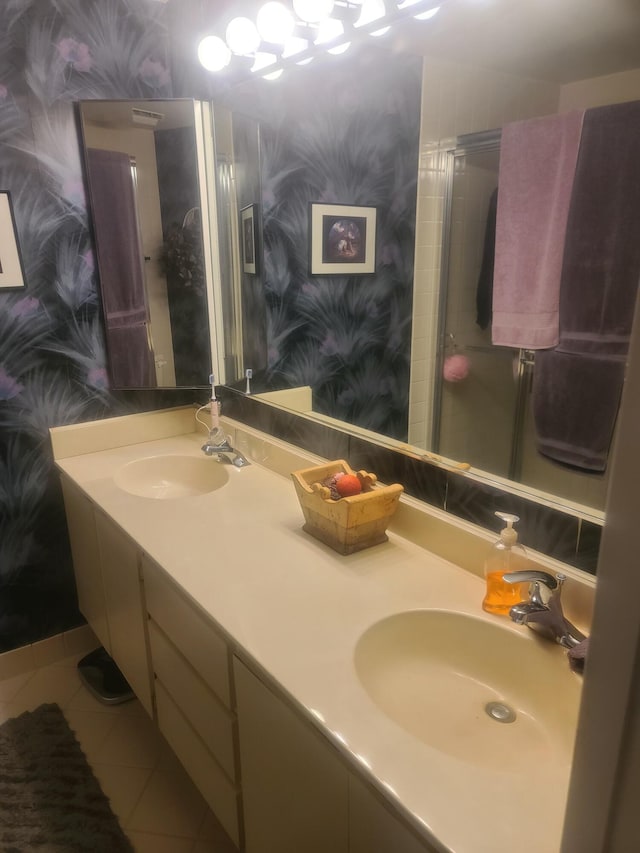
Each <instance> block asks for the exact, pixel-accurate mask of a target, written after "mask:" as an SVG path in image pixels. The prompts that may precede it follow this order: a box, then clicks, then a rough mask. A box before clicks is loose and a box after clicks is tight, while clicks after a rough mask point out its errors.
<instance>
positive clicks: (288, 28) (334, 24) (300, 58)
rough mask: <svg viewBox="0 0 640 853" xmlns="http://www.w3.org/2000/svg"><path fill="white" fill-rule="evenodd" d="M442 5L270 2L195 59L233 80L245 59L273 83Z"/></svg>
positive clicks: (429, 0)
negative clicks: (316, 59) (318, 58)
mask: <svg viewBox="0 0 640 853" xmlns="http://www.w3.org/2000/svg"><path fill="white" fill-rule="evenodd" d="M442 2H443V0H269V2H266V3H263V4H262V5H261V6H260V8H259V9H258V11H257V14H256V17H255V22H254V21H253V20H252V19H251V18H249V17H247V16H246V15H243V16H238V17H235V18H232V19H231V20H229V21H228V22H227V25H226V30H225V39H222V38H220V36H218V35H213V34H212V35H208V36H205V38H203V39H202V41H201V42H200V45H199V47H198V58H199V59H200V62H201V63H202V65H204V67H205V68H207V69H208V70H209V71H214V72H222V73H229V74H231V75H233V74H234V73H235V74H236V76H237V75H238V74H243V73H245V72H246V69H247V65H246V58H247V57H249V59H252V60H253V64H252V65H251V66H250V70H251V73H253V74H257V75H258V76H259V77H262V78H264V79H268V80H274V79H277V78H278V77H280V75H281V73H282V71H284V69H285V68H287V67H293V66H294V65H306V64H308V63H309V62H311V61H312V59H313V58H314V57H315V56H318V55H320V54H324V53H332V54H340V53H344V52H345V51H346V50H348V48H349V46H350V45H351V44H352V43H354V42H362V41H364V40H365V39H366V38H367V37H368V36H375V37H380V36H383V35H385V34H386V33H388V32H389V31H390V30H391V29H392V27H393V25H394V24H396V23H398V22H400V21H402V20H406V19H408V18H414V19H415V20H418V21H426V20H429V19H430V18H432V17H433V16H434V15H435V14H436V13H437V12H438V10H439V9H440V6H441V5H442ZM234 57H238V59H237V60H236V59H235V58H234ZM240 58H244V60H245V61H243V60H242V59H240ZM236 82H237V81H236Z"/></svg>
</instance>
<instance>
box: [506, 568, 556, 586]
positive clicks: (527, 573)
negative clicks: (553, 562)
mask: <svg viewBox="0 0 640 853" xmlns="http://www.w3.org/2000/svg"><path fill="white" fill-rule="evenodd" d="M502 579H503V580H505V581H506V582H507V583H533V584H538V583H542V584H544V585H545V586H546V587H547V588H548V589H555V588H556V587H557V586H558V585H560V586H562V584H563V583H564V581H565V580H566V578H565V576H564V575H560V574H558V575H556V576H555V578H554V577H553V575H550V574H549V572H540V571H537V570H534V569H525V570H524V571H521V572H505V574H504V575H503V576H502Z"/></svg>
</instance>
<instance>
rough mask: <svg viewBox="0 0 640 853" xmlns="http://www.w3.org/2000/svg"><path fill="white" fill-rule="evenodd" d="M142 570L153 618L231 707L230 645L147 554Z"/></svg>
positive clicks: (148, 606)
mask: <svg viewBox="0 0 640 853" xmlns="http://www.w3.org/2000/svg"><path fill="white" fill-rule="evenodd" d="M142 570H143V575H144V589H145V597H146V601H147V610H148V611H149V614H150V616H151V617H152V619H153V620H154V621H155V622H156V624H157V625H159V627H160V628H161V629H162V631H163V632H164V633H165V634H166V635H167V637H168V638H169V639H170V640H171V642H172V643H173V644H174V646H176V648H177V649H179V651H180V652H182V654H183V655H184V656H185V657H186V659H187V660H188V661H189V663H190V664H191V666H193V668H194V669H195V670H196V672H197V673H198V675H199V676H200V677H201V678H202V680H203V681H204V682H205V683H206V684H207V685H208V686H209V687H210V688H211V689H212V690H213V692H214V693H215V694H216V696H217V697H218V698H219V699H220V700H221V701H222V703H223V704H224V705H226V707H227V708H231V707H232V706H231V688H230V683H229V660H228V654H227V644H226V643H225V641H224V640H223V639H222V637H221V636H220V635H219V634H218V632H217V631H216V630H215V629H214V628H212V627H211V625H210V624H209V623H208V622H207V620H206V618H205V617H204V616H203V615H201V614H200V613H199V612H198V610H197V609H196V607H195V605H193V604H191V603H190V602H189V601H187V600H186V598H184V597H183V595H182V594H181V593H180V592H179V591H178V590H177V589H176V587H175V586H174V584H173V583H171V581H170V580H168V579H166V578H165V577H164V576H163V573H162V572H161V570H160V569H159V568H158V567H157V566H155V565H154V564H153V563H152V562H151V560H149V558H148V557H147V556H146V555H143V559H142Z"/></svg>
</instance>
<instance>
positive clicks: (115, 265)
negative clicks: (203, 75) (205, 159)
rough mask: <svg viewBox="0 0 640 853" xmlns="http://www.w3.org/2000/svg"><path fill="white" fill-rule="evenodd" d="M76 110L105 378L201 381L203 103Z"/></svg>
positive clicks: (207, 360) (115, 382) (140, 383)
mask: <svg viewBox="0 0 640 853" xmlns="http://www.w3.org/2000/svg"><path fill="white" fill-rule="evenodd" d="M79 111H80V120H81V125H82V136H83V141H84V154H85V166H86V176H87V184H88V190H89V201H90V206H91V212H92V223H93V229H94V238H95V246H96V254H97V264H98V273H99V280H100V292H101V296H102V307H103V316H104V328H105V335H106V346H107V361H108V368H109V377H110V384H111V386H112V387H113V388H118V389H120V388H176V387H206V386H207V384H208V381H209V376H210V374H211V371H212V368H211V364H212V359H211V343H210V339H211V335H210V323H209V314H208V312H209V295H208V292H207V280H206V274H205V269H206V266H205V253H204V250H205V243H204V239H203V229H202V218H203V217H202V209H203V201H202V199H203V192H204V188H203V187H202V182H201V178H200V174H199V173H200V168H199V161H200V160H201V157H202V154H201V151H200V147H199V136H200V135H201V134H200V126H201V116H200V113H199V105H198V104H197V103H196V102H194V101H192V100H187V99H184V100H170V101H168V100H152V101H101V100H92V101H82V102H80V104H79Z"/></svg>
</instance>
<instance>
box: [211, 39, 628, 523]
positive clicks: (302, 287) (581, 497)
mask: <svg viewBox="0 0 640 853" xmlns="http://www.w3.org/2000/svg"><path fill="white" fill-rule="evenodd" d="M530 59H531V57H530V55H529V56H528V60H527V61H528V67H527V70H526V73H524V72H522V71H519V70H518V69H513V68H512V69H510V70H509V72H508V73H507V72H504V71H499V70H493V69H491V68H490V67H486V66H485V67H478V66H476V67H474V66H471V65H465V64H463V63H459V64H458V63H457V62H452V61H448V60H440V59H434V58H432V57H427V58H425V60H424V68H422V59H421V58H418V57H415V56H410V55H409V54H404V53H403V54H399V53H391V52H385V51H379V52H378V51H375V50H366V51H365V50H360V51H359V52H357V53H354V54H353V55H351V56H350V57H348V58H347V57H345V58H344V59H342V60H341V61H339V62H337V63H333V64H330V63H325V64H323V65H322V68H321V69H320V68H318V69H317V70H316V71H315V72H314V71H313V69H309V70H305V71H304V72H301V74H300V75H299V76H296V75H291V76H290V78H289V79H284V78H283V79H282V80H280V81H278V83H277V85H274V84H270V83H265V82H264V81H256V82H254V83H248V84H243V85H241V86H239V87H237V88H236V89H235V90H234V91H233V93H232V95H231V96H229V97H227V99H226V106H227V107H228V108H229V109H230V110H231V113H232V117H233V119H235V117H236V116H246V115H250V116H251V117H252V119H254V120H255V121H257V122H258V123H259V128H260V133H259V143H260V151H259V158H257V162H255V163H254V165H253V168H254V170H255V172H256V173H257V174H259V175H260V177H261V187H260V199H259V202H260V204H261V207H262V216H263V230H262V237H263V246H264V263H263V265H262V269H263V273H262V279H261V287H260V288H259V290H258V292H257V295H256V298H257V299H258V300H259V301H261V303H262V305H261V306H260V305H258V303H257V302H256V301H255V300H254V301H252V302H249V301H248V300H245V298H244V294H243V301H242V310H243V312H244V311H245V310H246V311H247V312H248V313H253V314H254V315H259V314H260V308H262V311H263V313H262V317H264V319H263V320H262V323H261V328H262V329H264V328H265V327H266V340H265V342H264V347H263V348H262V349H261V351H260V352H256V351H255V350H254V352H252V354H251V357H250V361H251V363H249V361H248V360H247V359H242V358H240V359H239V360H238V364H239V370H238V373H237V377H236V378H237V379H238V380H239V381H238V382H236V383H234V387H236V388H238V389H240V390H243V389H244V380H243V379H242V375H243V374H242V367H245V368H246V367H251V368H253V372H254V377H256V376H257V381H256V380H255V379H254V383H253V390H254V393H261V392H266V393H267V394H269V393H270V392H272V391H277V396H273V397H271V398H268V399H271V400H272V401H274V402H278V403H279V404H282V405H285V406H289V405H292V406H294V407H296V406H297V405H298V404H294V403H292V402H291V401H292V400H293V398H292V397H287V396H286V395H285V396H283V394H282V389H284V388H297V389H302V390H303V391H304V393H303V394H301V395H299V397H298V399H299V398H300V397H302V398H303V399H304V400H305V401H306V402H304V403H302V404H301V406H300V408H301V409H303V410H305V411H306V412H307V413H311V414H312V415H313V416H314V417H317V418H320V419H325V420H329V421H334V420H336V421H339V422H344V423H345V424H347V425H350V426H355V427H357V428H364V429H368V430H372V431H373V432H375V433H377V434H379V435H380V436H381V441H383V442H384V441H385V440H386V439H387V438H388V437H391V438H393V439H396V440H399V441H401V442H406V441H408V442H409V443H410V445H411V446H413V447H415V448H418V449H421V450H425V451H435V452H437V453H440V454H442V455H444V456H447V457H451V458H453V459H456V460H459V461H465V462H469V463H470V464H471V465H472V466H473V468H474V469H478V472H479V475H480V476H481V477H482V476H484V475H485V474H486V477H487V479H489V480H490V481H495V480H496V478H497V479H499V480H508V481H516V482H520V483H523V484H524V485H525V486H526V487H531V488H532V489H534V490H538V491H539V492H542V493H546V495H547V496H548V497H549V498H550V499H552V500H557V498H558V497H559V498H561V499H563V500H568V501H574V502H576V503H577V504H580V505H582V507H583V509H585V511H586V512H589V511H590V510H595V512H594V513H593V516H595V517H597V516H598V512H597V511H598V510H602V508H603V506H604V495H605V491H606V474H602V473H599V474H598V473H595V474H594V473H585V472H583V471H574V470H571V469H569V468H568V467H566V466H561V465H558V464H556V463H554V462H552V461H549V460H548V459H545V458H543V457H540V455H539V454H538V453H537V452H536V449H535V437H534V436H533V431H532V424H533V421H532V415H531V399H530V393H531V377H532V372H533V371H532V369H531V366H530V365H527V360H530V359H529V356H528V355H527V353H526V350H525V351H524V352H522V353H521V352H520V351H518V350H515V351H512V350H506V349H505V348H500V347H495V346H493V345H492V343H491V336H490V333H487V332H486V331H485V332H483V330H482V329H481V328H480V327H479V326H478V325H477V317H476V310H477V309H476V288H477V283H478V276H479V274H480V268H481V264H482V256H483V242H484V239H485V234H486V225H487V213H488V207H489V200H490V196H491V194H492V192H493V190H495V188H496V185H497V173H498V169H499V150H498V148H497V145H496V144H495V143H494V150H493V151H490V150H489V149H487V148H486V147H485V148H481V149H479V150H478V151H476V152H474V153H473V154H471V153H470V152H469V151H466V152H465V154H464V157H463V156H461V150H462V149H463V148H464V147H465V146H464V145H463V144H462V143H464V141H465V138H466V137H467V136H468V135H469V134H479V133H484V132H487V131H489V130H491V129H496V130H497V129H499V128H500V127H503V126H504V125H508V124H510V123H512V122H515V121H520V120H523V119H528V118H533V117H539V116H550V115H554V114H563V113H567V112H569V111H571V110H584V109H589V108H591V107H597V106H600V105H601V104H613V103H616V102H618V101H625V100H632V99H634V98H638V97H640V83H639V78H638V74H637V72H633V71H628V72H621V73H619V74H613V75H608V76H605V77H604V78H601V77H600V76H599V74H600V73H603V74H605V75H606V70H607V69H606V66H603V65H602V61H600V64H599V66H598V68H597V71H596V73H594V74H593V76H592V77H590V76H589V70H588V62H587V61H586V60H585V61H583V62H582V63H581V64H577V63H574V67H575V69H577V70H576V72H575V73H579V74H580V75H582V76H581V77H580V79H576V78H571V77H569V78H568V79H567V77H566V76H565V77H564V78H563V77H562V74H561V73H557V74H556V75H555V79H548V75H547V69H546V68H543V67H542V66H540V67H539V68H538V71H539V76H537V75H536V69H535V68H533V67H532V65H531V61H530ZM583 59H584V58H583ZM600 59H601V60H602V57H600ZM627 59H628V58H627ZM609 68H610V69H612V67H611V65H610V66H609ZM555 70H556V71H557V69H555ZM612 70H617V69H612ZM564 73H565V75H566V73H567V72H566V69H565V70H564ZM314 74H315V76H314ZM585 78H586V79H585ZM320 81H321V82H320ZM311 91H313V98H311V97H309V93H310V92H311ZM467 141H468V140H467ZM465 158H466V159H465ZM474 182H475V184H474ZM472 184H473V185H474V186H473V188H471V185H472ZM463 185H465V187H466V189H465V191H464V192H463V191H462V186H463ZM255 201H256V199H255V198H252V199H245V200H244V201H243V203H244V204H247V203H250V202H255ZM313 202H325V203H342V204H353V205H356V204H357V205H364V206H367V205H372V206H375V207H376V208H377V210H378V217H379V229H378V245H377V257H378V264H377V268H376V273H375V274H374V275H372V276H371V277H364V278H356V277H349V276H311V275H310V273H309V263H308V252H309V245H308V206H309V204H310V203H313ZM414 262H415V263H414ZM456 277H457V282H456V281H455V279H456ZM246 337H247V335H246V332H245V338H246ZM455 354H460V355H463V356H464V357H465V359H466V361H467V364H468V365H469V366H470V371H469V378H470V381H468V382H467V381H466V379H465V382H462V381H457V382H451V381H449V382H448V381H446V377H445V376H444V374H443V368H444V363H445V360H446V359H447V358H448V357H449V356H451V355H455ZM471 377H473V378H471ZM483 377H485V378H483ZM486 377H491V381H492V383H493V385H494V386H496V387H497V386H501V387H503V388H504V389H507V391H508V394H507V397H509V400H508V401H506V400H503V399H498V397H496V395H495V394H494V393H493V392H492V391H491V390H490V389H489V388H488V386H487V381H486ZM309 401H311V402H309ZM516 430H517V431H518V440H517V441H515V442H514V431H516ZM483 437H485V438H488V439H489V442H490V443H489V444H487V443H484V444H483V443H482V439H483ZM514 445H515V446H514ZM483 472H484V473H483ZM543 496H544V494H543Z"/></svg>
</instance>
